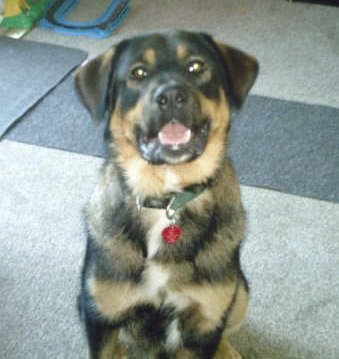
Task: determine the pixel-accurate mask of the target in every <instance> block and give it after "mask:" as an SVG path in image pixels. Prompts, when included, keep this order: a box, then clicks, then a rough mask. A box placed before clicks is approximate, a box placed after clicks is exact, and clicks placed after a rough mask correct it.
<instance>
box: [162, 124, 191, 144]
mask: <svg viewBox="0 0 339 359" xmlns="http://www.w3.org/2000/svg"><path fill="white" fill-rule="evenodd" d="M158 138H159V141H160V143H161V144H162V145H181V144H185V143H187V142H188V141H189V140H190V138H191V130H190V129H188V128H187V127H186V126H184V125H183V124H181V123H179V122H169V123H168V124H166V125H165V126H164V127H163V128H162V129H161V131H160V132H159V134H158Z"/></svg>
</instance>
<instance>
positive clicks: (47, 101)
mask: <svg viewBox="0 0 339 359" xmlns="http://www.w3.org/2000/svg"><path fill="white" fill-rule="evenodd" d="M104 129H105V124H104V123H99V124H96V123H94V122H93V121H91V119H90V118H89V115H88V113H87V112H86V110H85V109H84V108H83V107H82V105H81V104H80V103H79V101H78V98H77V96H76V93H75V91H74V88H73V79H72V77H69V78H67V79H66V80H65V81H63V82H62V83H61V84H60V85H59V86H58V87H57V88H55V89H54V90H53V91H52V93H51V94H50V95H48V96H47V97H45V98H44V99H43V100H42V101H41V102H40V103H39V104H38V105H37V106H36V107H34V108H33V109H32V110H31V111H29V112H28V113H27V114H26V115H25V116H24V117H23V119H22V121H20V123H18V125H17V126H15V127H14V128H13V129H12V130H11V131H10V132H9V133H8V134H7V136H6V138H8V139H11V140H15V141H21V142H26V143H30V144H35V145H39V146H47V147H53V148H58V149H63V150H67V151H74V152H78V153H82V154H86V155H92V156H103V155H104V153H105V146H104V145H103V141H102V137H103V133H104ZM338 138H339V109H336V108H332V107H327V106H318V105H308V104H303V103H297V102H291V101H283V100H277V99H272V98H267V97H261V96H250V97H249V98H248V100H247V102H246V103H245V106H244V108H243V110H242V111H241V112H240V113H239V114H236V115H235V116H234V118H233V124H232V129H231V143H230V145H231V146H230V147H231V148H230V156H231V158H232V160H233V163H234V166H235V168H236V170H237V173H238V175H239V177H240V182H241V183H242V184H244V185H251V186H258V187H265V188H271V189H274V190H278V191H283V192H287V193H291V194H295V195H299V196H306V197H313V198H317V199H323V200H327V201H334V202H339V185H338V179H339V141H338Z"/></svg>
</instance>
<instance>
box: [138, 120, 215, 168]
mask: <svg viewBox="0 0 339 359" xmlns="http://www.w3.org/2000/svg"><path fill="white" fill-rule="evenodd" d="M136 133H137V144H138V149H139V152H140V154H141V156H142V157H143V158H144V159H145V160H147V161H148V162H151V163H154V164H162V163H170V164H176V163H182V162H188V161H192V160H193V159H195V158H196V157H198V156H199V155H201V154H202V152H203V151H204V149H205V147H206V143H207V139H208V134H209V121H207V120H205V121H203V123H202V125H200V126H199V127H197V128H193V127H189V126H188V125H186V124H185V123H183V122H180V121H178V120H176V119H174V118H173V119H172V120H171V121H169V122H167V123H165V124H164V125H163V126H162V127H161V128H160V129H159V131H155V133H152V134H146V133H144V132H143V131H142V129H141V128H138V130H137V132H136Z"/></svg>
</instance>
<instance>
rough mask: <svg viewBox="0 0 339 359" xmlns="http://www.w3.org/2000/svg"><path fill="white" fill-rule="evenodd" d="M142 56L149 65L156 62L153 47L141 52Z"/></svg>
mask: <svg viewBox="0 0 339 359" xmlns="http://www.w3.org/2000/svg"><path fill="white" fill-rule="evenodd" d="M143 58H144V60H145V62H147V63H148V64H149V65H152V66H154V65H155V64H156V53H155V50H154V49H147V50H146V51H145V52H144V53H143Z"/></svg>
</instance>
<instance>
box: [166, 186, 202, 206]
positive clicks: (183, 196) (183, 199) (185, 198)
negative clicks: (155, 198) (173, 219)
mask: <svg viewBox="0 0 339 359" xmlns="http://www.w3.org/2000/svg"><path fill="white" fill-rule="evenodd" d="M200 193H201V191H200V192H198V193H196V192H190V191H184V192H180V193H178V194H177V195H176V196H175V199H174V201H173V202H172V204H171V205H170V209H172V210H174V211H176V210H177V209H179V208H181V207H183V206H184V205H185V204H186V203H187V202H189V201H191V200H192V199H194V198H195V197H197V196H199V194H200Z"/></svg>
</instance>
